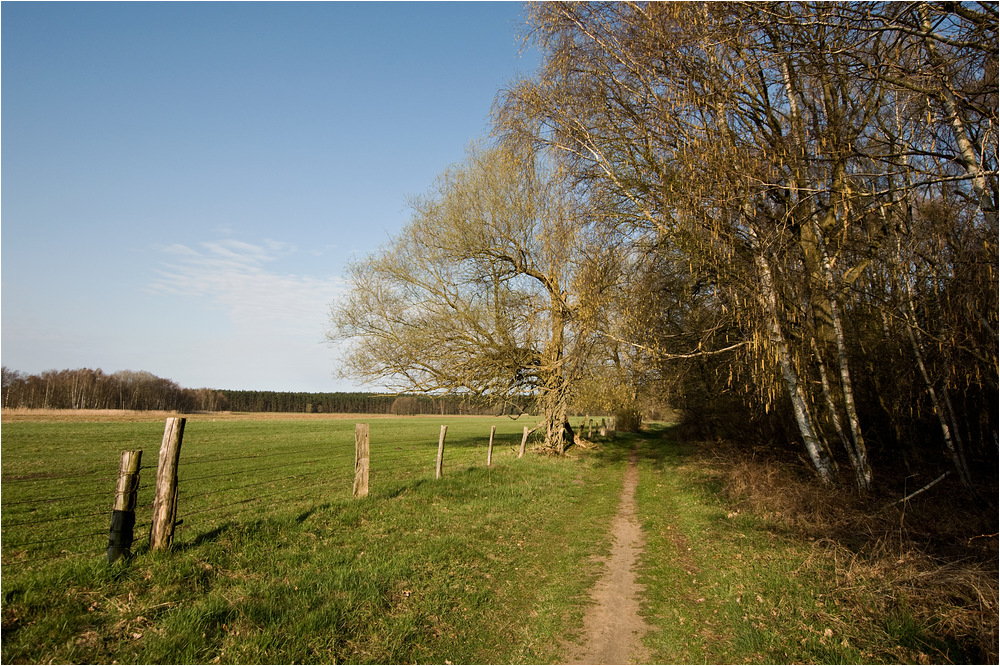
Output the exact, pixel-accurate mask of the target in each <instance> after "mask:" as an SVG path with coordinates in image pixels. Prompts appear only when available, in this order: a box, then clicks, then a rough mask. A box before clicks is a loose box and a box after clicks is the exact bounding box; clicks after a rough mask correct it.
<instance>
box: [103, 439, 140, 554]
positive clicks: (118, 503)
mask: <svg viewBox="0 0 1000 666" xmlns="http://www.w3.org/2000/svg"><path fill="white" fill-rule="evenodd" d="M141 464H142V451H122V457H121V462H120V463H119V464H118V483H117V484H116V486H115V503H114V506H113V507H112V510H111V533H110V535H109V536H108V564H111V563H112V562H114V561H115V560H117V559H118V558H119V557H121V556H123V555H124V556H125V557H128V556H129V555H131V554H132V541H133V538H134V534H133V530H134V529H135V500H136V494H137V493H138V491H139V467H140V466H141Z"/></svg>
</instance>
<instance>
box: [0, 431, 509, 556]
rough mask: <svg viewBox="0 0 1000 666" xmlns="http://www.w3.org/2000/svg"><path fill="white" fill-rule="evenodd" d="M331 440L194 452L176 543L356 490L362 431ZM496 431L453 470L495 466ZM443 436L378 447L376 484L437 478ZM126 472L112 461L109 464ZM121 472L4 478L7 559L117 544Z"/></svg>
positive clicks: (146, 467)
mask: <svg viewBox="0 0 1000 666" xmlns="http://www.w3.org/2000/svg"><path fill="white" fill-rule="evenodd" d="M337 439H338V440H339V441H335V442H332V443H326V444H323V445H318V444H314V445H310V446H293V447H289V446H280V445H276V446H275V447H274V449H273V450H261V451H254V452H249V453H245V454H239V455H233V454H232V453H230V452H222V453H219V452H217V451H213V450H212V449H213V447H212V446H211V444H205V445H204V446H202V447H199V448H195V449H194V450H190V449H188V450H185V451H184V453H185V454H186V455H182V456H181V458H180V463H179V467H178V475H177V514H176V518H175V523H174V524H175V534H174V543H175V544H181V543H189V542H195V541H197V540H198V539H199V538H200V537H202V536H203V535H204V534H206V533H208V532H211V531H213V530H217V529H219V528H220V527H222V526H225V525H230V524H234V523H240V522H247V521H249V520H258V519H262V518H265V517H267V516H271V515H275V514H277V513H279V512H282V511H285V512H287V511H289V510H294V509H295V508H296V507H297V505H302V507H305V505H306V504H308V505H310V506H315V505H316V504H317V503H327V502H333V501H337V500H346V499H349V498H350V497H351V496H352V484H353V481H354V476H355V463H356V459H355V456H356V452H355V443H354V440H353V437H351V436H349V435H347V434H346V433H341V434H339V435H338V437H337ZM487 441H488V433H483V435H482V436H481V437H479V436H476V437H474V438H471V439H470V438H468V437H466V438H465V439H459V440H457V441H456V442H454V443H453V444H452V445H450V446H447V447H446V450H445V455H444V469H445V470H446V473H454V472H455V471H456V470H463V469H468V468H472V467H477V466H478V467H483V466H485V465H486V462H487ZM519 442H520V435H515V434H510V433H508V434H505V435H497V436H496V438H495V442H494V451H493V456H492V460H493V464H494V465H497V464H502V463H503V462H505V461H508V460H513V459H514V458H515V457H516V449H517V445H518V444H519ZM436 456H437V442H436V441H433V440H431V439H430V438H429V437H428V438H426V439H425V440H423V441H419V440H415V441H398V438H397V440H396V441H394V440H393V439H392V438H389V441H385V442H379V439H378V435H377V434H375V436H374V437H373V442H372V444H371V449H370V463H369V470H370V471H369V483H370V484H371V485H372V487H373V488H378V487H380V486H382V487H386V486H388V485H397V486H398V484H401V483H410V482H412V481H414V480H416V479H420V478H427V477H429V478H433V477H434V475H435V463H436ZM116 468H117V463H115V464H114V465H113V466H112V465H111V464H110V463H109V467H108V470H109V471H111V470H114V469H116ZM156 469H157V464H156V462H155V458H154V461H153V462H150V461H149V460H148V459H147V460H146V462H145V464H143V465H142V466H141V467H140V469H139V472H140V479H141V480H140V483H139V486H138V493H137V498H136V509H135V526H134V528H133V533H134V535H135V543H136V545H137V546H138V545H139V544H142V543H143V539H144V535H148V534H149V531H150V528H151V523H152V519H151V510H152V507H153V503H154V492H155V488H154V486H155V483H156V476H157V472H156ZM116 482H117V476H116V475H109V474H108V473H69V474H33V475H21V476H17V475H11V476H7V475H5V476H4V478H3V485H2V487H3V494H2V502H0V509H2V537H3V548H2V564H3V565H4V566H15V567H32V566H35V565H37V564H38V563H47V562H51V561H52V560H59V559H71V558H81V557H86V556H89V557H94V558H97V557H101V556H103V555H104V553H105V551H106V550H107V548H108V538H109V525H110V519H111V513H112V508H113V506H114V502H115V493H116Z"/></svg>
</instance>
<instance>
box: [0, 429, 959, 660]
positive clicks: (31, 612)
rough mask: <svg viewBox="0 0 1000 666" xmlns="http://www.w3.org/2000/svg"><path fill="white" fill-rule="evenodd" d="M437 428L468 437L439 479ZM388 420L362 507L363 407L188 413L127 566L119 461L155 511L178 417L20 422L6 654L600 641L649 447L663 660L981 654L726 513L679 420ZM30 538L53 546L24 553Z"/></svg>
mask: <svg viewBox="0 0 1000 666" xmlns="http://www.w3.org/2000/svg"><path fill="white" fill-rule="evenodd" d="M441 423H446V424H447V425H448V426H449V430H448V439H447V442H448V444H447V447H446V452H445V472H444V478H442V479H435V478H434V463H435V457H436V452H437V438H438V432H439V427H440V425H441ZM370 424H371V441H372V444H371V446H372V473H371V494H370V496H369V497H368V498H365V499H362V500H356V499H353V498H352V497H351V496H350V495H351V482H352V477H353V464H354V459H353V456H354V453H353V437H354V421H353V420H350V421H338V420H335V419H315V418H313V419H300V420H275V421H268V420H220V421H212V420H210V419H208V418H202V417H198V418H194V419H191V420H189V422H188V425H187V429H186V431H185V437H184V445H183V449H182V454H181V466H180V477H181V481H180V500H179V505H178V513H179V518H180V519H182V520H183V521H184V522H183V523H182V524H181V525H180V526H179V527H178V530H177V533H176V538H175V545H174V548H173V549H172V551H170V552H167V553H156V554H154V553H150V552H148V547H147V545H146V543H145V542H146V538H147V536H148V521H149V517H148V514H149V509H148V507H146V508H142V509H140V512H139V527H138V528H137V530H136V531H137V545H136V547H135V548H134V557H133V558H132V559H131V560H129V561H128V562H123V563H121V564H116V565H114V566H110V567H109V566H108V565H107V564H106V562H105V560H104V550H105V548H106V545H107V526H108V522H109V520H110V515H109V514H110V506H111V500H112V494H113V489H114V475H115V471H116V469H117V463H118V456H119V453H120V451H121V450H122V449H131V448H142V449H144V450H145V451H146V453H145V459H144V467H147V469H145V470H144V471H143V487H144V488H146V490H143V493H145V494H143V493H140V504H144V503H148V502H149V501H150V496H149V492H150V490H149V487H150V486H151V485H152V479H153V477H154V475H155V474H154V469H155V455H156V450H157V449H158V447H159V441H160V437H161V435H162V430H163V424H162V422H145V423H144V422H133V423H119V422H104V423H68V422H67V423H39V422H10V423H5V424H4V426H3V440H2V446H3V450H2V472H3V485H2V491H3V578H2V593H3V606H2V615H3V642H2V653H0V658H2V661H3V662H4V663H25V662H31V663H38V662H48V661H55V662H61V663H77V662H93V663H110V662H112V661H115V662H118V663H139V662H142V663H162V662H169V663H292V662H313V663H315V662H322V663H333V662H351V663H404V662H433V663H445V662H448V661H450V662H452V663H558V662H561V661H564V660H565V659H566V655H567V654H568V653H567V648H566V645H565V642H566V641H567V640H569V641H579V640H582V638H583V636H582V630H583V615H584V612H585V611H586V609H587V607H588V605H589V604H590V600H589V596H588V591H589V589H590V587H591V586H592V585H593V583H594V581H595V580H596V578H597V576H598V574H599V573H600V570H601V569H600V566H601V565H600V564H599V562H600V556H602V555H606V554H607V553H608V552H609V551H610V543H609V533H608V529H609V526H610V522H611V519H612V517H613V515H614V513H615V512H616V510H617V508H618V503H619V495H620V492H621V488H622V480H623V473H624V471H625V466H626V464H627V459H628V454H629V451H630V450H631V449H632V447H633V446H638V447H639V452H640V454H641V455H640V462H639V465H640V467H639V471H640V482H639V487H638V491H637V503H638V513H639V519H640V521H641V523H642V526H643V529H644V532H645V551H644V554H643V556H642V559H641V566H640V571H639V576H640V582H641V583H642V584H644V585H645V598H644V600H643V604H642V607H643V614H644V616H645V617H646V619H647V622H649V624H650V625H651V626H652V630H651V631H650V633H649V634H647V636H646V638H645V642H646V645H647V647H648V648H649V649H650V660H651V662H653V663H700V662H704V663H777V662H780V663H787V662H803V663H857V662H869V663H893V662H918V661H928V660H934V661H954V662H958V661H962V660H964V659H968V658H969V657H968V656H967V655H968V654H978V653H967V652H965V651H963V647H962V646H961V645H958V644H956V643H955V641H947V640H942V639H941V638H939V637H938V636H939V632H937V631H936V628H935V626H934V624H933V622H928V621H927V620H926V619H920V618H918V617H917V616H916V614H915V613H912V612H910V610H909V609H908V606H907V603H906V599H905V597H903V596H899V597H898V598H895V599H893V600H892V601H891V603H890V602H887V601H886V598H887V595H895V594H896V592H897V591H896V590H895V589H893V588H891V587H889V586H887V584H880V583H877V582H875V581H873V580H864V579H857V580H854V581H853V582H852V583H851V584H849V585H848V584H845V581H847V579H846V578H845V571H848V572H849V571H850V568H849V567H845V564H847V563H845V562H844V561H842V560H838V558H843V557H844V556H845V552H846V551H845V550H844V549H843V548H839V547H836V544H829V543H824V542H823V539H815V538H811V537H810V536H809V535H808V533H803V532H801V531H796V530H793V529H790V528H789V527H788V525H787V523H782V522H781V521H778V520H775V519H773V517H770V518H769V517H768V516H767V514H763V515H755V514H753V513H752V512H751V511H749V510H747V509H745V508H743V509H741V510H737V509H736V508H735V507H733V506H730V505H727V503H726V502H725V501H724V500H723V499H722V493H720V490H721V484H722V478H721V476H720V474H719V472H718V469H717V467H713V465H712V464H709V463H708V462H706V461H705V460H704V459H703V458H701V457H699V455H697V453H698V452H697V451H696V450H695V449H694V448H693V447H692V445H690V444H685V443H680V442H677V441H675V439H674V438H673V435H672V433H671V431H670V430H669V429H666V428H664V427H662V426H658V425H654V426H653V427H652V428H651V429H650V430H648V431H646V432H644V433H642V434H637V435H629V434H624V433H622V434H619V436H618V437H617V438H616V439H614V440H605V441H602V442H601V443H600V444H599V446H598V447H596V448H590V449H587V450H586V451H580V450H577V449H573V450H571V455H570V456H568V457H566V458H562V459H559V458H552V457H547V456H541V455H536V454H533V453H529V454H527V455H525V457H524V458H523V459H517V457H516V449H517V447H518V445H519V442H520V433H521V429H522V427H523V426H524V422H521V421H518V422H512V421H509V420H507V419H490V418H446V419H433V418H398V419H372V420H371V421H370ZM491 425H497V426H498V435H497V441H496V448H495V451H494V466H493V467H492V468H486V467H485V460H486V442H487V438H488V435H489V428H490V426H491ZM53 497H64V498H67V499H61V500H58V501H52V502H48V501H45V500H46V498H53ZM92 510H93V511H95V512H96V515H94V516H89V517H88V516H85V517H78V516H80V515H81V514H84V515H85V514H87V513H88V512H90V511H92ZM66 518H69V519H66ZM32 521H34V522H32ZM42 521H44V522H42ZM22 523H23V524H22ZM75 535H89V536H75ZM67 537H68V538H67ZM32 540H34V541H39V542H42V543H36V544H33V545H27V546H25V545H23V544H24V543H25V542H27V541H32ZM859 571H860V570H859ZM874 595H881V596H880V598H879V599H877V600H873V597H874ZM875 601H877V602H878V603H875ZM869 602H871V603H869ZM879 608H889V609H890V611H889V612H884V613H880V612H875V611H873V609H879ZM941 617H945V616H944V615H942V616H941ZM942 621H943V620H942ZM928 655H931V656H930V657H928Z"/></svg>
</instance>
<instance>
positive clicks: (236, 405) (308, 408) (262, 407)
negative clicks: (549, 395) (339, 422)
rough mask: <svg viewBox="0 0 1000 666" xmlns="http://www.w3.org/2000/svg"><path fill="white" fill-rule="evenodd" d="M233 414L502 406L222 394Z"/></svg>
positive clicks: (412, 398)
mask: <svg viewBox="0 0 1000 666" xmlns="http://www.w3.org/2000/svg"><path fill="white" fill-rule="evenodd" d="M219 393H220V395H222V396H223V397H224V398H225V399H226V400H227V404H228V405H229V409H230V410H232V411H234V412H305V413H325V414H396V415H399V416H408V415H413V414H473V415H475V414H491V415H492V414H500V413H502V409H501V407H500V406H491V405H480V404H470V403H468V401H464V400H462V399H461V398H459V397H457V396H426V395H419V396H418V395H403V396H400V395H391V394H385V393H290V392H280V391H229V390H224V391H219Z"/></svg>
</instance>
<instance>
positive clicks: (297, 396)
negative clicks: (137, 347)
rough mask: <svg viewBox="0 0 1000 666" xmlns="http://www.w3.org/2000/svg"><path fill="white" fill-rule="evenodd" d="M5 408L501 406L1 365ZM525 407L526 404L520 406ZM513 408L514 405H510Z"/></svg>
mask: <svg viewBox="0 0 1000 666" xmlns="http://www.w3.org/2000/svg"><path fill="white" fill-rule="evenodd" d="M2 405H3V407H4V408H5V409H18V408H22V409H125V410H138V411H144V410H166V411H178V412H202V411H204V412H220V411H233V412H303V413H328V414H397V415H401V416H402V415H410V414H495V415H499V414H502V413H507V412H510V411H511V410H512V409H513V408H511V407H510V406H505V405H484V404H482V403H481V402H473V401H470V400H468V399H465V398H463V397H461V396H454V395H447V396H427V395H394V394H384V393H307V392H297V393H293V392H281V391H230V390H224V389H222V390H220V389H208V388H198V389H191V388H182V387H181V386H180V385H179V384H177V383H176V382H174V381H171V380H169V379H163V378H162V377H157V376H156V375H154V374H152V373H149V372H141V371H140V372H136V371H132V370H123V371H120V372H114V373H111V374H107V373H105V372H104V371H102V370H100V369H97V370H91V369H89V368H81V369H78V370H47V371H45V372H43V373H41V374H37V375H27V374H24V373H21V372H17V371H15V370H10V369H9V368H7V367H6V366H4V367H3V395H2ZM520 406H521V407H524V408H527V406H526V405H520ZM515 411H516V410H515Z"/></svg>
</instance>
